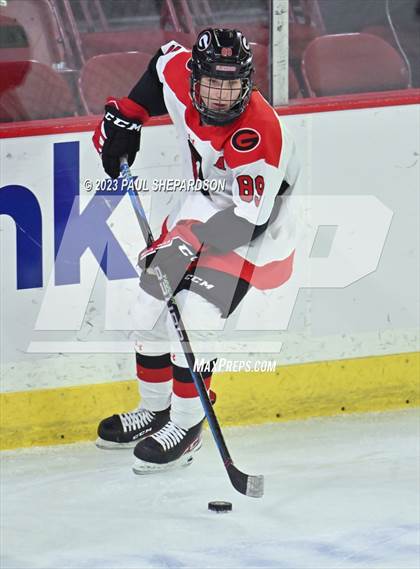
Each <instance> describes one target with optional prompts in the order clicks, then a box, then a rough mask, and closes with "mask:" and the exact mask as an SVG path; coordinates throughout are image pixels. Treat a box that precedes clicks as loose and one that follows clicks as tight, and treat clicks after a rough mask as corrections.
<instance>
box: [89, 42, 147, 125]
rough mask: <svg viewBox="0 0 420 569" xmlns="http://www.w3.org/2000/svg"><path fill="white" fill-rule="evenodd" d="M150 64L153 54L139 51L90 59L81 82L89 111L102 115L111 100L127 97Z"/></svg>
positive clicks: (109, 54) (108, 54)
mask: <svg viewBox="0 0 420 569" xmlns="http://www.w3.org/2000/svg"><path fill="white" fill-rule="evenodd" d="M149 61H150V54H148V53H142V52H139V51H132V52H127V53H107V54H103V55H97V56H96V57H92V58H91V59H89V60H88V61H87V62H86V63H85V65H84V67H83V69H82V71H81V74H80V78H79V87H80V92H81V97H82V100H83V102H84V104H85V106H86V110H87V111H88V112H89V113H91V114H101V113H102V112H103V109H104V104H105V100H106V98H107V97H108V96H112V97H125V96H127V95H128V93H129V92H130V90H131V89H132V87H134V85H135V84H136V83H137V81H138V80H139V78H140V77H141V76H142V75H143V73H144V71H145V70H146V68H147V65H148V64H149Z"/></svg>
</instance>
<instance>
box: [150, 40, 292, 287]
mask: <svg viewBox="0 0 420 569" xmlns="http://www.w3.org/2000/svg"><path fill="white" fill-rule="evenodd" d="M161 50H162V52H163V55H161V56H160V57H159V58H158V59H157V63H156V70H157V74H158V77H159V80H160V81H161V83H162V85H163V96H164V100H165V105H166V108H167V110H168V113H169V115H170V117H171V119H172V121H173V123H174V125H175V127H176V129H177V132H178V134H179V139H180V145H181V152H182V163H183V170H184V176H185V178H186V179H197V177H200V178H201V179H204V180H215V181H217V180H223V183H224V190H223V192H211V191H210V192H208V193H207V192H206V193H202V192H187V193H184V194H183V195H182V198H181V199H180V200H179V203H178V205H177V207H176V208H175V209H174V210H173V211H172V212H171V213H170V214H169V216H168V218H167V220H166V223H165V225H164V229H163V231H166V230H170V229H172V228H173V226H174V225H175V224H176V223H177V222H178V221H180V220H181V219H182V220H187V219H195V220H197V221H201V222H206V221H207V220H208V219H210V218H211V217H212V216H213V215H215V214H216V213H217V212H219V211H221V210H224V209H226V208H228V207H231V206H234V213H235V215H236V216H238V217H240V218H243V219H245V220H247V221H248V222H250V223H252V224H254V225H256V226H261V225H263V224H265V223H266V222H269V223H268V225H267V227H266V229H265V231H264V232H262V233H261V234H260V235H259V236H258V237H256V238H255V239H253V240H252V241H251V242H250V243H248V244H246V245H242V246H240V247H238V248H236V249H235V250H234V251H230V252H228V253H224V254H214V251H213V252H212V253H210V252H209V253H204V254H202V255H201V256H200V259H199V266H200V267H208V268H212V269H216V270H220V271H223V272H226V273H229V274H233V275H235V276H237V277H241V278H243V279H245V280H246V281H248V282H250V283H251V284H252V285H253V286H255V287H257V288H259V289H269V288H275V287H278V286H280V285H281V284H283V283H284V282H286V281H287V280H288V279H289V278H290V275H291V273H292V268H293V256H294V248H295V215H294V213H293V208H292V207H291V203H290V193H291V191H292V190H293V188H294V186H295V184H296V181H297V179H298V174H299V161H298V158H297V153H296V148H295V143H294V141H293V139H292V138H291V136H290V133H289V132H288V131H287V129H286V128H285V127H284V125H282V124H281V122H280V119H279V116H278V115H277V113H276V112H275V110H274V109H273V108H272V107H271V106H270V105H269V103H268V102H267V101H266V100H265V99H264V98H263V97H262V95H261V94H260V93H259V92H258V91H254V92H253V93H252V96H251V99H250V102H249V104H248V106H247V108H246V109H245V111H244V112H243V113H242V115H241V116H240V117H239V118H238V119H236V120H235V121H233V122H232V123H230V124H227V125H224V126H210V125H204V124H202V122H201V120H200V114H199V113H198V111H197V110H196V109H195V108H194V106H193V103H192V100H191V97H190V75H191V71H190V69H189V67H188V61H189V60H190V57H191V52H190V51H188V50H187V49H185V48H183V47H182V46H181V45H179V44H177V43H176V42H170V43H168V44H166V45H164V46H163V47H162V48H161ZM285 183H286V184H285ZM280 188H282V191H280ZM284 188H288V189H287V191H285V192H284ZM279 192H280V193H281V197H279ZM279 202H280V208H279V207H278V206H279Z"/></svg>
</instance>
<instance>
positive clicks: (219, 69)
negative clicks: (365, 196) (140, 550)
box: [93, 29, 299, 473]
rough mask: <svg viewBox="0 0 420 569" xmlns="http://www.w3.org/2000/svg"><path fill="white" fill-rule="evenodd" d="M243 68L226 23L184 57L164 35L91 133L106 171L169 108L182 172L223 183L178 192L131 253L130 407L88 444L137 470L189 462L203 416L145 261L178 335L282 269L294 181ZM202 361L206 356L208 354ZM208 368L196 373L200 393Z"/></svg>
mask: <svg viewBox="0 0 420 569" xmlns="http://www.w3.org/2000/svg"><path fill="white" fill-rule="evenodd" d="M253 72H254V69H253V58H252V51H251V49H250V46H249V45H248V42H247V40H246V38H245V37H244V36H243V35H242V33H241V32H239V31H237V30H227V29H206V30H204V31H202V32H201V33H200V34H199V36H198V38H197V41H196V43H195V45H194V46H193V49H192V52H191V51H189V50H187V49H185V48H184V47H182V46H181V45H179V44H177V43H176V42H174V41H172V42H170V43H168V44H166V45H164V46H163V47H162V48H161V49H160V50H159V51H158V53H157V54H156V55H155V56H154V57H153V58H152V59H151V61H150V64H149V66H148V69H147V71H146V72H145V73H144V75H143V76H142V77H141V79H140V80H139V82H138V83H137V84H136V85H135V86H134V88H133V89H132V91H131V92H130V94H129V95H128V97H124V98H122V99H115V98H112V97H111V98H108V99H107V103H106V106H105V116H104V118H103V120H102V121H101V123H100V124H99V125H98V127H97V129H96V131H95V133H94V137H93V141H94V144H95V147H96V149H97V150H98V152H99V153H100V154H101V157H102V163H103V167H104V169H105V171H106V173H107V174H108V175H109V176H111V177H112V178H116V177H118V176H119V171H120V159H121V157H123V156H127V157H128V162H129V164H130V165H131V164H132V163H133V161H134V159H135V157H136V154H137V152H138V150H139V147H140V132H141V125H142V124H144V123H146V122H147V120H148V118H149V117H150V116H156V115H162V114H166V113H169V115H170V117H171V119H172V121H173V123H174V125H175V127H176V129H177V132H178V134H179V139H180V146H181V152H182V157H183V167H184V171H185V177H186V179H191V178H194V179H196V180H197V179H199V180H223V181H224V191H223V192H217V193H216V192H214V193H212V192H209V191H196V192H193V193H186V194H185V195H184V196H183V197H182V199H181V200H180V203H179V204H178V205H177V207H176V208H174V210H173V211H171V212H169V215H168V217H167V218H166V219H165V221H164V224H163V227H162V231H161V235H160V236H159V238H158V239H156V241H155V242H154V243H153V244H152V245H151V246H150V247H147V248H146V249H144V250H143V251H142V252H141V253H140V254H139V258H138V264H139V267H140V268H141V269H142V273H141V277H140V295H139V304H138V306H139V310H140V315H141V316H140V318H139V324H140V322H141V325H142V327H144V329H145V332H144V333H143V332H139V334H140V340H139V342H137V346H136V363H137V376H138V380H139V390H140V394H141V404H140V406H139V408H137V409H135V410H134V411H131V412H127V413H123V414H121V415H113V416H112V417H109V418H107V419H104V420H103V421H102V422H101V423H100V425H99V428H98V435H99V439H98V441H97V444H98V446H101V447H104V448H110V447H124V446H134V445H135V449H134V454H135V457H136V459H135V463H134V466H133V469H134V472H137V473H144V472H155V471H159V470H164V469H167V468H170V467H175V466H178V465H186V464H189V463H190V462H191V460H192V458H193V453H194V452H196V451H197V450H198V449H199V448H200V446H201V431H202V425H203V420H204V413H203V410H202V406H201V402H200V400H199V397H198V394H197V391H196V389H195V386H194V383H193V379H192V375H191V373H190V370H189V369H188V365H187V362H186V359H185V357H184V355H183V353H182V351H181V350H180V347H179V344H177V338H176V334H175V331H174V326H173V323H172V321H171V318H170V316H169V315H168V314H167V310H163V308H164V303H163V301H162V299H161V296H160V292H159V288H158V286H157V279H156V277H155V275H154V272H153V268H154V266H155V265H159V267H160V268H161V269H162V270H163V271H164V272H165V273H166V274H167V275H168V277H169V279H170V282H171V285H172V287H173V290H174V291H175V297H176V300H177V303H178V305H179V307H180V310H181V314H182V318H183V321H184V324H185V327H186V330H187V332H190V331H191V330H203V329H206V330H213V331H214V330H220V329H221V328H223V325H224V323H225V322H226V319H227V318H228V317H229V316H230V315H231V314H232V313H233V312H234V310H235V309H236V308H237V306H238V304H239V303H240V302H241V300H242V299H243V298H244V296H245V295H246V294H247V292H248V290H249V289H250V287H256V288H258V289H262V290H264V289H272V288H276V287H279V286H281V285H282V284H283V283H284V282H286V281H287V280H288V279H289V277H290V275H291V272H292V266H293V255H294V245H293V220H292V218H291V215H290V212H289V206H288V198H287V197H286V196H288V194H289V193H290V192H291V191H292V189H293V186H294V185H295V182H296V179H297V176H298V170H299V166H298V162H297V158H296V152H295V145H294V143H293V141H292V139H291V137H290V134H289V133H288V132H287V130H286V129H285V128H284V126H283V125H282V124H281V122H280V120H279V117H278V115H277V113H276V112H275V111H274V110H273V108H272V107H271V106H270V105H269V104H268V103H267V101H266V100H265V99H264V98H263V97H262V96H261V94H260V93H259V92H258V90H257V89H256V88H254V86H253ZM203 283H204V284H203ZM159 315H161V316H160V317H159ZM155 322H157V323H156V325H155V326H154V327H153V323H155ZM148 323H150V325H149V326H148ZM147 328H149V329H148V330H147V331H146V329H147ZM200 334H201V335H200ZM209 337H210V338H212V337H213V336H212V332H210V333H208V334H207V335H206V333H198V338H199V339H202V340H204V341H206V338H209ZM151 339H152V340H153V339H155V340H160V341H161V342H163V345H164V346H165V349H164V350H162V353H161V354H158V355H156V354H153V353H152V352H151V351H150V350H149V351H148V350H147V349H146V344H147V341H149V340H151ZM143 340H144V341H143ZM165 342H166V343H165ZM193 348H194V343H193ZM195 355H196V357H197V355H201V354H195ZM205 357H206V361H209V362H211V363H214V362H215V361H216V360H215V358H216V357H217V354H216V353H210V354H209V353H206V354H205ZM211 369H212V365H210V366H209V370H210V371H209V370H207V371H206V372H204V373H203V376H204V378H205V381H206V386H207V388H208V389H209V388H210V379H211Z"/></svg>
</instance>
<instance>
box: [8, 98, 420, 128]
mask: <svg viewBox="0 0 420 569" xmlns="http://www.w3.org/2000/svg"><path fill="white" fill-rule="evenodd" d="M416 104H420V89H408V90H404V91H388V92H381V93H363V94H357V95H340V96H336V97H317V98H312V99H296V100H294V101H293V102H292V103H290V104H289V105H287V106H284V107H283V106H280V107H276V111H277V113H278V114H279V115H304V114H309V113H326V112H331V111H346V110H352V109H370V108H374V107H392V106H400V105H416ZM99 120H100V116H88V117H67V118H63V119H48V120H40V121H25V122H19V123H4V124H1V125H0V138H18V137H23V136H41V135H48V134H64V133H72V132H89V131H93V130H95V127H96V125H97V124H98V122H99ZM168 124H172V121H171V120H170V118H169V117H168V116H167V115H165V116H163V117H152V118H151V119H150V120H149V121H148V122H147V126H161V125H168Z"/></svg>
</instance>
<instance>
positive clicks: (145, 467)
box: [132, 443, 201, 474]
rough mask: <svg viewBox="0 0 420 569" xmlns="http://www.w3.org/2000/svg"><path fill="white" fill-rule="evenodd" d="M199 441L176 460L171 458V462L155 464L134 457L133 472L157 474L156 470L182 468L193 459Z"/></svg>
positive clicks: (198, 447) (188, 464) (199, 446)
mask: <svg viewBox="0 0 420 569" xmlns="http://www.w3.org/2000/svg"><path fill="white" fill-rule="evenodd" d="M200 448H201V443H200V444H199V445H198V446H197V447H196V448H195V449H194V450H192V451H191V452H187V453H185V454H183V455H182V456H180V457H179V458H177V460H173V461H172V462H167V463H165V464H157V463H155V462H146V461H145V460H141V459H140V458H136V461H135V462H134V464H133V467H132V469H133V472H134V474H157V473H158V472H166V471H167V470H173V469H176V468H183V467H186V466H190V464H191V463H192V461H193V460H194V453H195V452H197V451H198V450H200Z"/></svg>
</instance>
